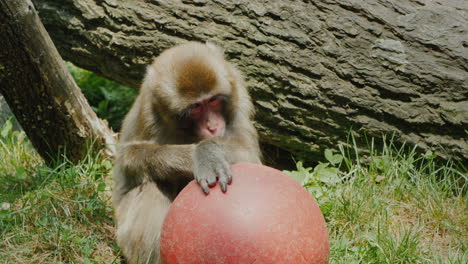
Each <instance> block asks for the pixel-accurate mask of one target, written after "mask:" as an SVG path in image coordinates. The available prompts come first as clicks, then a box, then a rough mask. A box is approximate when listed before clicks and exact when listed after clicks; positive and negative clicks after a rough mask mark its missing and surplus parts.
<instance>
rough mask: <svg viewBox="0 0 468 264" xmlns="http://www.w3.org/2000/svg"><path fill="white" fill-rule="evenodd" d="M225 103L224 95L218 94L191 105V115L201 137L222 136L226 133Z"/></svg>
mask: <svg viewBox="0 0 468 264" xmlns="http://www.w3.org/2000/svg"><path fill="white" fill-rule="evenodd" d="M225 104H226V99H225V98H224V96H220V95H218V96H213V97H211V98H209V99H206V100H203V101H201V102H199V103H196V104H193V105H192V106H191V107H190V110H189V116H190V119H192V120H193V121H194V123H195V129H196V134H197V135H198V136H199V137H200V138H209V137H216V136H219V137H222V136H223V135H224V131H225V129H226V119H225V117H224V109H225Z"/></svg>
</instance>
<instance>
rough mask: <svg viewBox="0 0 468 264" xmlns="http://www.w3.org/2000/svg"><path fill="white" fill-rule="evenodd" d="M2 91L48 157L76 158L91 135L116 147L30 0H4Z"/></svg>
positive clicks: (0, 0) (0, 8)
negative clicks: (64, 155)
mask: <svg viewBox="0 0 468 264" xmlns="http://www.w3.org/2000/svg"><path fill="white" fill-rule="evenodd" d="M0 93H1V94H2V95H4V97H5V100H6V101H7V103H8V105H9V106H10V108H11V110H12V112H13V113H14V115H15V116H16V118H17V120H18V121H19V123H20V124H21V125H22V127H23V129H24V130H25V132H26V134H27V136H28V138H29V139H30V140H31V142H32V144H33V145H34V147H35V149H36V150H37V151H38V153H39V154H40V155H41V156H42V157H43V158H44V159H45V160H46V161H47V162H52V161H54V160H55V159H57V158H58V157H59V156H58V155H59V154H60V153H61V154H64V153H65V154H66V156H67V158H68V159H69V160H71V161H78V160H80V159H81V158H83V157H84V156H85V155H86V150H87V148H86V147H87V145H89V144H88V143H91V141H93V140H95V141H96V144H99V143H106V144H108V146H109V147H110V148H112V147H113V144H112V143H113V142H114V141H115V140H114V138H113V133H112V132H111V131H110V130H109V128H108V126H107V124H105V123H104V122H102V121H101V120H100V119H98V118H97V116H96V114H95V113H94V112H93V110H92V109H91V107H90V106H89V105H88V103H87V101H86V98H85V97H84V96H83V94H82V93H81V91H80V89H79V88H78V86H77V85H76V84H75V82H74V81H73V78H72V77H71V75H70V73H69V72H68V70H67V68H66V66H65V63H64V62H63V60H62V58H61V57H60V55H59V53H58V52H57V50H56V48H55V47H54V44H53V43H52V40H51V39H50V37H49V35H48V34H47V31H46V30H45V28H44V26H43V25H42V24H41V21H40V19H39V17H38V16H37V13H36V11H35V10H34V7H33V4H32V3H31V1H29V0H26V1H24V0H0ZM109 150H110V149H109ZM109 154H110V153H109Z"/></svg>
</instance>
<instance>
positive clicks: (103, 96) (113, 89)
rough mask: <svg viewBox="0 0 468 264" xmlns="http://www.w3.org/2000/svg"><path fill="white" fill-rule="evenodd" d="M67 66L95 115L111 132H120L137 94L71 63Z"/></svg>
mask: <svg viewBox="0 0 468 264" xmlns="http://www.w3.org/2000/svg"><path fill="white" fill-rule="evenodd" d="M67 66H68V69H69V71H70V73H71V75H72V76H73V78H74V79H75V81H76V83H77V84H78V86H79V87H80V88H81V90H82V91H83V94H84V96H85V97H86V99H88V102H89V104H90V105H91V107H92V108H93V110H94V111H95V112H96V114H97V115H98V116H99V117H100V118H103V119H106V120H107V121H108V122H109V125H110V126H111V127H112V129H113V130H115V131H118V130H120V126H121V124H122V120H123V118H124V116H125V115H126V114H127V112H128V110H129V109H130V107H131V106H132V104H133V101H135V98H136V96H137V92H136V91H135V90H134V89H131V88H128V87H125V86H123V85H120V84H118V83H115V82H112V81H109V80H107V79H104V78H102V77H100V76H97V75H96V74H94V73H92V72H89V71H86V70H83V69H81V68H78V67H76V66H74V65H73V64H71V63H68V64H67Z"/></svg>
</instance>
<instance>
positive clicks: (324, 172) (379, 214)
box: [288, 137, 468, 263]
mask: <svg viewBox="0 0 468 264" xmlns="http://www.w3.org/2000/svg"><path fill="white" fill-rule="evenodd" d="M350 142H351V143H352V144H351V147H348V148H345V147H343V146H340V147H339V148H340V153H339V154H334V153H332V152H331V151H329V150H327V151H326V152H325V156H326V159H327V161H328V162H327V163H322V164H319V165H318V166H316V167H315V168H314V169H312V168H304V167H303V166H302V164H301V163H299V164H298V171H296V172H288V173H289V174H292V176H294V177H295V178H296V179H298V180H299V181H301V182H302V183H303V184H305V186H306V187H307V188H308V189H309V191H310V192H311V193H312V194H313V195H314V196H315V197H316V199H317V201H318V203H319V205H320V207H321V209H322V212H323V213H324V216H325V219H326V222H327V225H328V228H329V233H330V242H331V261H330V262H331V263H468V253H467V245H468V243H467V239H466V238H467V234H468V208H467V185H466V179H467V177H468V174H467V170H466V168H463V166H461V164H460V165H459V166H458V168H456V167H455V166H454V164H453V163H452V162H445V163H443V164H440V163H439V161H437V160H436V159H435V157H434V156H433V155H432V153H426V154H418V153H417V152H416V151H415V149H414V148H413V149H410V148H408V147H406V146H402V147H396V146H394V145H393V144H392V140H391V139H390V140H384V142H386V143H385V144H383V147H382V148H381V149H375V144H374V141H373V140H372V141H371V142H370V144H369V154H368V155H367V156H365V157H363V156H361V155H360V153H359V152H357V151H356V149H357V148H356V146H355V145H353V143H354V138H353V137H352V138H351V140H350ZM351 157H352V158H351Z"/></svg>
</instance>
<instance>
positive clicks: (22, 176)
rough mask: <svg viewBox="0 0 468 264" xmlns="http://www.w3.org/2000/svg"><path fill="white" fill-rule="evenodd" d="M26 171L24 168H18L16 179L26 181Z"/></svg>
mask: <svg viewBox="0 0 468 264" xmlns="http://www.w3.org/2000/svg"><path fill="white" fill-rule="evenodd" d="M26 176H27V174H26V170H25V169H24V168H23V167H17V168H16V173H15V178H17V179H19V180H24V179H26Z"/></svg>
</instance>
